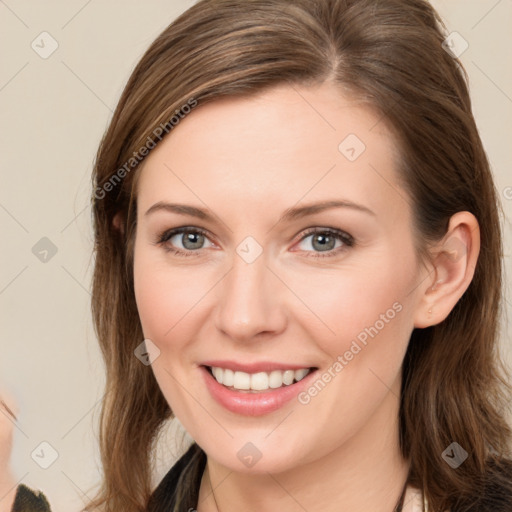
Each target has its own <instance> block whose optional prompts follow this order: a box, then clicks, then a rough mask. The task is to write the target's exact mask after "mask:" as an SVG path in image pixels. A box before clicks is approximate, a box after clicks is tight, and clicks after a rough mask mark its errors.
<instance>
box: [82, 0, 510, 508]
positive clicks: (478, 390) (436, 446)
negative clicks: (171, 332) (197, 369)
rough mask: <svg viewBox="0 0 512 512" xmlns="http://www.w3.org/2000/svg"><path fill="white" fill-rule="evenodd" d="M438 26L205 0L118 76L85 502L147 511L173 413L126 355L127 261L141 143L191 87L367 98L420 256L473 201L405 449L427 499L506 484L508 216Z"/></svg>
mask: <svg viewBox="0 0 512 512" xmlns="http://www.w3.org/2000/svg"><path fill="white" fill-rule="evenodd" d="M446 35H447V30H446V28H445V27H444V25H443V23H442V21H441V20H440V18H439V16H438V15H437V13H436V12H435V11H434V10H433V8H432V7H431V5H430V4H429V3H428V2H427V1H425V0H380V1H378V2H377V1H375V0H202V1H200V2H198V3H197V4H195V5H194V6H193V7H191V8H190V9H188V10H187V11H186V12H185V13H184V14H182V15H181V16H180V17H178V18H177V19H176V20H175V21H174V22H173V23H172V24H171V25H170V26H169V27H168V28H167V29H165V30H164V32H163V33H162V34H161V35H160V36H159V37H158V38H157V39H156V40H155V41H154V42H153V44H152V45H151V47H150V48H149V49H148V50H147V52H146V53H145V55H144V56H143V57H142V59H141V60H140V62H139V63H138V65H137V66H136V68H135V70H134V71H133V73H132V75H131V77H130V79H129V81H128V83H127V85H126V88H125V89H124V92H123V94H122V96H121V99H120V101H119V103H118V105H117V108H116V110H115V113H114V115H113V118H112V121H111V123H110V126H109V127H108V129H107V131H106V134H105V135H104V138H103V140H102V142H101V145H100V147H99V150H98V153H97V158H96V162H95V167H94V172H93V189H94V193H93V197H92V206H93V215H94V230H95V269H94V277H93V298H92V312H93V317H94V322H95V328H96V333H97V336H98V339H99V343H100V346H101V349H102V353H103V356H104V360H105V365H106V375H107V380H106V394H105V399H104V401H103V405H102V411H101V418H100V433H99V440H100V451H101V460H102V466H103V471H104V478H103V481H102V487H101V489H100V491H99V493H98V495H97V497H96V498H95V500H94V501H93V502H92V503H91V504H90V505H89V506H88V507H87V508H86V510H93V509H94V508H95V507H101V508H102V509H103V510H105V511H108V512H111V511H115V512H119V511H123V512H132V511H133V512H135V511H142V510H144V509H145V508H146V507H147V504H148V499H149V496H150V493H151V483H150V482H151V467H152V460H153V459H152V454H153V452H154V448H155V444H156V441H157V440H158V435H159V433H160V432H161V429H162V427H163V426H164V425H165V422H166V420H168V419H170V418H172V417H173V413H172V411H171V410H170V408H169V406H168V404H167V402H166V400H165V398H164V396H163V395H162V393H161V391H160V389H159V387H158V384H157V382H156V380H155V378H154V375H153V373H152V371H151V368H150V367H149V366H146V365H144V364H141V362H140V361H139V360H138V359H137V358H136V357H135V356H134V350H135V348H136V347H137V346H138V345H139V344H140V343H141V342H142V340H143V333H142V329H141V325H140V321H139V317H138V313H137V307H136V303H135V297H134V288H133V267H132V262H133V260H132V256H133V241H134V233H135V226H136V210H137V201H136V197H135V194H134V190H135V187H134V184H135V182H136V176H137V173H138V170H140V169H139V167H140V163H139V161H143V158H140V157H139V153H140V148H142V147H144V146H147V145H148V141H149V139H151V140H152V141H154V140H155V133H159V132H158V130H157V127H159V126H166V127H167V128H169V129H168V130H165V133H164V135H166V134H167V133H169V134H170V135H169V136H171V137H172V129H171V128H170V127H169V120H170V119H171V118H173V116H176V113H177V112H178V111H179V112H183V109H184V107H183V106H184V105H187V104H188V105H190V104H191V101H194V102H197V104H199V105H201V104H204V103H206V102H210V101H215V100H216V99H219V98H222V97H235V96H236V97H245V96H249V95H252V94H256V93H258V92H261V91H262V90H264V89H266V88H269V87H272V86H274V85H278V84H284V83H289V84H302V85H308V84H320V83H322V82H324V81H326V80H332V81H333V82H334V83H335V84H337V86H338V87H339V88H340V90H341V91H343V92H345V93H347V94H350V95H352V96H353V97H356V98H358V99H360V100H362V101H365V102H366V103H367V104H369V105H371V106H372V107H373V108H374V109H375V111H376V112H378V113H379V114H380V115H381V119H382V120H383V122H386V124H388V125H389V126H390V127H391V128H392V129H393V132H394V134H395V136H396V139H397V141H398V145H399V149H400V157H401V158H400V163H399V169H397V171H398V172H399V175H400V177H401V179H402V180H403V182H404V184H405V186H406V189H407V191H408V193H409V195H410V197H411V201H412V204H413V214H414V226H415V230H416V235H417V244H418V252H419V254H421V255H423V256H425V257H428V250H427V248H428V244H429V242H433V241H436V240H439V239H440V238H441V237H442V236H443V235H444V234H445V233H446V229H447V226H448V221H449V219H450V217H451V216H452V215H453V214H454V213H456V212H458V211H470V212H472V213H473V214H474V215H475V216H476V218H477V220H478V222H479V224H480V226H481V228H482V229H481V250H480V255H479V259H478V263H477V266H476V269H475V273H474V278H473V280H472V282H471V284H470V285H469V288H468V289H467V290H466V292H465V293H464V295H463V296H462V298H461V299H460V300H459V301H458V303H457V304H456V306H455V307H454V309H453V311H452V312H451V313H450V315H449V316H448V317H447V318H446V319H445V320H444V321H443V322H442V323H440V324H438V325H435V326H432V327H428V328H425V329H415V330H414V331H413V333H412V336H411V340H410V343H409V347H408V350H407V353H406V356H405V360H404V364H403V383H402V397H401V405H400V441H401V449H402V453H403V456H404V457H406V458H410V460H411V471H410V475H409V482H410V483H411V484H412V485H415V486H416V487H418V488H420V489H422V490H423V491H424V493H425V496H426V498H427V499H428V502H429V504H430V507H431V509H432V510H433V511H438V510H439V511H444V510H445V509H450V508H452V507H462V508H457V510H470V508H469V505H467V504H474V503H477V504H478V503H480V501H479V500H482V499H484V498H483V496H485V494H486V493H487V492H488V487H489V485H490V483H489V482H490V481H491V480H492V481H493V485H494V487H495V493H497V496H498V498H497V500H498V501H496V503H498V504H499V503H504V501H503V500H504V499H506V493H507V492H508V493H509V496H510V493H512V491H511V486H512V484H511V483H510V481H506V479H505V477H504V476H502V472H500V471H498V469H499V468H500V464H501V462H500V460H501V459H502V458H503V456H504V455H507V456H508V455H509V453H510V439H511V429H510V426H509V425H508V424H507V421H506V419H505V408H506V405H507V400H508V399H509V394H510V386H509V384H508V379H509V376H508V374H507V370H506V368H505V367H504V365H503V363H502V360H501V358H500V355H499V353H498V352H497V347H498V344H497V341H498V334H499V332H498V322H499V314H500V311H501V310H500V307H501V299H502V297H501V294H502V267H501V265H502V263H501V260H502V239H501V232H500V220H501V219H500V215H499V210H498V200H497V194H496V191H495V188H494V184H493V179H492V176H491V172H490V168H489V163H488V160H487V157H486V154H485V151H484V148H483V146H482V142H481V140H480V137H479V134H478V131H477V127H476V126H475V121H474V118H473V115H472V111H471V102H470V96H469V92H468V86H467V75H466V72H465V70H464V68H463V67H462V65H461V63H460V62H459V61H458V59H455V58H454V57H453V56H452V55H451V54H449V53H448V52H447V51H446V50H445V48H444V47H443V44H442V43H443V41H444V39H445V37H446ZM189 115H194V113H193V112H191V113H190V114H189ZM157 142H158V141H157ZM134 154H137V159H136V160H137V161H132V160H131V159H132V158H134ZM127 163H128V165H127ZM121 169H124V172H122V171H120V170H121ZM116 215H117V217H116ZM116 218H117V219H118V221H119V223H118V225H117V226H116V222H115V219H116ZM118 227H119V229H118ZM454 441H455V442H457V443H458V444H459V445H461V446H462V447H463V448H464V449H465V450H466V451H467V452H468V453H469V457H468V458H467V460H466V461H465V462H464V464H462V465H461V466H460V467H459V468H458V469H457V470H456V471H455V470H453V469H452V468H450V466H449V465H448V464H446V462H445V461H444V460H443V458H442V457H441V454H442V452H443V451H444V450H445V449H446V448H447V447H448V446H449V445H450V444H451V443H452V442H454ZM197 453H198V456H196V457H195V458H194V459H193V463H192V464H190V465H189V466H188V468H187V470H186V471H184V472H183V473H182V475H181V480H180V486H179V496H178V498H177V503H182V505H181V506H182V507H187V506H191V507H195V506H196V503H193V499H194V496H196V495H195V492H196V489H195V488H194V486H196V484H197V481H198V479H197V478H198V472H199V471H200V468H201V464H204V457H200V456H199V455H200V454H201V452H200V449H199V448H197ZM203 455H204V453H203ZM489 475H490V476H489ZM500 489H501V490H500ZM499 500H501V501H499ZM483 503H484V502H482V504H483ZM493 503H495V502H493ZM466 505H467V507H466V508H463V507H465V506H466ZM178 508H179V505H177V506H176V507H175V510H178ZM180 510H186V508H181V509H180ZM475 510H477V509H475ZM478 510H480V509H478ZM503 510H505V508H503Z"/></svg>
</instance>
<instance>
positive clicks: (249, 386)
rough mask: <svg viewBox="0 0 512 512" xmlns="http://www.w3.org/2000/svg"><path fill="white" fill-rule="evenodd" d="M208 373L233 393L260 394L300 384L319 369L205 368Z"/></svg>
mask: <svg viewBox="0 0 512 512" xmlns="http://www.w3.org/2000/svg"><path fill="white" fill-rule="evenodd" d="M204 368H206V370H207V371H208V373H209V374H210V375H211V376H212V377H213V378H214V379H215V380H216V381H217V382H218V383H219V384H221V385H222V386H224V387H225V388H227V389H230V390H233V391H240V392H245V393H259V392H262V391H273V390H275V389H280V388H283V387H287V386H291V385H293V384H296V383H297V382H300V381H301V380H302V379H303V378H304V377H306V376H307V375H309V374H310V373H312V372H313V371H315V370H317V369H318V368H317V367H310V368H301V369H298V370H274V371H271V372H257V373H246V372H242V371H233V370H230V369H226V368H220V367H214V366H213V367H212V366H204Z"/></svg>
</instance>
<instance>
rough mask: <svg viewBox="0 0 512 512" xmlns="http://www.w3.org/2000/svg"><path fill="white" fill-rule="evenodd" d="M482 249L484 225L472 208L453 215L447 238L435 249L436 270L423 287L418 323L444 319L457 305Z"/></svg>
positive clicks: (426, 324) (421, 288)
mask: <svg viewBox="0 0 512 512" xmlns="http://www.w3.org/2000/svg"><path fill="white" fill-rule="evenodd" d="M479 252H480V229H479V226H478V221H477V220H476V217H475V216H474V215H473V214H472V213H470V212H457V213H456V214H454V215H453V216H452V217H451V219H450V224H449V226H448V230H447V232H446V235H445V236H444V237H443V239H442V240H441V241H440V242H439V244H436V246H435V247H433V248H432V249H431V254H432V265H433V271H432V272H431V273H430V275H429V276H428V278H427V279H425V284H424V286H423V287H419V289H418V291H419V294H420V297H419V301H418V303H417V307H416V316H415V322H414V326H415V327H418V328H424V327H429V326H432V325H436V324H439V323H440V322H442V321H443V320H444V319H445V318H446V317H447V316H448V315H449V314H450V312H451V311H452V309H453V308H454V307H455V305H456V304H457V302H458V301H459V299H460V298H461V297H462V295H463V294H464V292H465V291H466V290H467V288H468V286H469V285H470V283H471V280H472V279H473V275H474V272H475V268H476V262H477V260H478V254H479Z"/></svg>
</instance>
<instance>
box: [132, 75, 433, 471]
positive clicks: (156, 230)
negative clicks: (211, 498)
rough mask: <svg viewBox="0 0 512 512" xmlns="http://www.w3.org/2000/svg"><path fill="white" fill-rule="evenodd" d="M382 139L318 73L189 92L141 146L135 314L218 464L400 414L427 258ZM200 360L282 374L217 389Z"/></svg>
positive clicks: (318, 448)
mask: <svg viewBox="0 0 512 512" xmlns="http://www.w3.org/2000/svg"><path fill="white" fill-rule="evenodd" d="M394 151H395V150H394V146H393V141H392V139H391V136H390V134H389V132H388V131H386V128H385V126H384V122H383V119H382V118H380V117H379V116H377V115H376V114H374V113H372V111H370V110H368V109H367V108H365V107H363V106H362V105H360V104H359V105H358V104H357V103H354V102H352V101H350V100H349V99H348V98H346V97H344V96H343V95H342V94H341V93H340V92H339V91H338V90H337V89H336V88H334V86H332V85H330V84H328V83H325V84H323V85H322V86H319V87H315V88H304V87H302V88H299V87H298V86H294V87H291V86H282V87H279V88H274V89H272V90H269V91H266V92H264V93H263V94H260V95H258V96H255V97H253V98H250V99H247V98H244V99H224V100H221V101H217V102H214V103H211V104H206V105H199V106H198V107H197V108H196V109H195V110H194V111H193V112H192V113H191V114H190V115H189V116H188V117H187V118H185V119H184V120H182V121H181V122H180V124H179V125H178V126H177V127H175V128H174V130H173V132H172V133H171V134H170V135H169V136H168V137H167V138H166V139H164V140H163V141H162V143H160V144H159V146H158V147H157V148H156V149H154V150H153V151H152V152H151V154H150V155H149V156H148V158H147V160H146V162H145V164H144V167H143V169H142V171H141V175H140V181H139V184H138V192H137V194H138V195H137V205H138V219H137V232H136V242H135V260H134V278H135V294H136V300H137V306H138V310H139V314H140V319H141V322H142V327H143V331H144V336H145V338H146V339H149V340H151V341H152V343H154V344H155V345H156V346H157V347H158V350H159V351H160V353H159V355H158V357H157V358H156V359H155V360H154V362H153V363H152V369H153V371H154V374H155V377H156V379H157V381H158V384H159V386H160V388H161V389H162V392H163V394H164V396H165V398H166V399H167V401H168V403H169V405H170V407H171V408H172V410H173V411H174V413H175V415H176V416H177V417H178V419H179V420H180V422H181V423H182V424H183V426H184V427H185V428H186V430H187V431H188V432H189V434H190V435H191V436H192V437H193V438H194V439H195V440H196V442H197V443H198V444H199V445H200V446H201V447H202V448H203V449H204V450H205V451H206V452H207V454H208V455H209V456H210V457H213V459H215V460H216V461H218V462H219V463H221V464H223V465H225V466H227V467H229V468H231V469H233V470H236V471H254V472H264V471H271V472H275V471H282V470H286V469H287V468H291V467H294V466H296V465H297V464H299V463H305V462H308V461H313V460H316V459H319V458H320V457H322V456H324V455H326V454H327V453H329V452H331V451H332V450H334V449H341V450H343V448H344V447H345V446H346V447H348V446H349V445H350V442H351V440H352V441H354V442H355V440H356V439H359V440H360V441H361V442H364V440H365V439H366V440H367V441H368V440H369V439H376V438H381V437H382V436H384V435H386V434H387V433H388V432H389V430H390V429H395V428H396V424H395V422H394V418H395V416H396V411H397V410H398V396H399V394H400V372H401V364H402V359H403V356H404V354H405V351H406V348H407V344H408V341H409V337H410V334H411V332H412V330H413V328H414V326H415V315H416V314H417V311H418V310H419V304H420V293H421V290H420V289H421V286H418V285H419V284H420V283H421V282H422V280H424V278H425V276H426V275H427V274H426V270H425V269H424V268H423V267H422V266H421V265H420V264H419V263H418V261H417V258H416V254H415V250H414V245H413V230H412V229H413V228H412V217H411V209H410V201H409V198H408V196H407V194H406V192H405V191H404V190H403V189H402V188H401V187H400V186H399V184H398V181H397V175H396V174H395V168H396V165H395V162H394V158H395V152H394ZM334 202H336V205H334ZM155 205H157V206H155ZM165 205H167V206H165ZM171 205H180V206H179V207H177V206H171ZM322 205H324V206H325V205H326V206H327V207H325V208H324V207H323V206H322ZM201 212H202V213H201ZM177 228H186V229H184V232H178V233H172V230H175V229H177ZM161 239H162V240H163V241H162V242H161V243H159V240H161ZM175 251H178V252H175ZM141 341H142V340H141ZM212 363H216V364H217V365H218V366H219V367H224V368H227V369H231V370H232V372H235V371H240V370H245V372H243V373H238V374H237V373H230V372H224V371H223V372H219V374H222V378H227V379H228V384H234V385H235V386H236V387H242V388H243V387H244V386H247V385H251V384H252V385H253V386H254V387H258V386H261V387H262V388H265V387H266V386H268V385H269V383H270V385H271V386H280V385H281V384H282V379H283V378H284V379H285V384H284V385H283V386H281V387H276V388H270V389H267V390H266V391H253V392H248V391H247V390H245V391H244V390H238V391H237V390H230V389H228V388H227V387H226V386H224V385H221V384H218V383H216V381H215V380H214V378H213V377H212V376H211V375H210V373H209V372H208V371H207V370H206V368H205V365H206V366H211V365H212ZM258 363H261V365H262V366H259V367H258V366H245V367H244V366H243V365H256V364H258ZM267 363H268V365H267ZM265 365H266V366H265ZM214 366H215V365H214ZM313 367H314V368H316V370H315V371H313V372H310V373H309V374H308V375H307V376H306V377H304V378H303V379H302V380H300V381H299V382H298V383H296V384H289V381H287V380H286V379H287V378H290V376H291V378H296V377H297V374H295V373H293V371H292V370H293V369H299V368H304V369H308V368H313ZM237 369H238V370H237ZM265 369H266V370H267V371H266V372H264V373H265V375H262V374H261V372H262V370H265ZM279 369H283V370H288V371H287V372H286V373H282V372H280V371H279ZM247 374H249V375H247ZM253 374H260V375H257V376H255V377H253ZM298 377H300V375H298ZM231 378H233V379H234V380H229V379H231ZM390 420H391V421H390ZM249 443H250V444H249ZM250 457H252V459H251V458H250ZM254 457H255V458H254ZM258 457H261V459H259V460H257V459H258ZM248 461H256V463H254V462H248ZM253 466H254V468H253Z"/></svg>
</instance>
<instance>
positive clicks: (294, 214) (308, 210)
mask: <svg viewBox="0 0 512 512" xmlns="http://www.w3.org/2000/svg"><path fill="white" fill-rule="evenodd" d="M332 208H350V209H352V210H356V211H359V212H363V213H367V214H369V215H373V216H374V217H375V216H376V215H375V212H373V211H372V210H370V209H369V208H367V207H366V206H363V205H362V204H358V203H354V202H352V201H346V200H342V201H341V200H327V201H320V202H316V203H310V204H306V205H304V206H296V207H293V208H288V209H286V210H285V211H284V213H283V215H282V216H281V218H280V219H279V221H278V223H280V222H289V221H292V220H297V219H301V218H303V217H307V216H308V215H313V214H315V213H320V212H322V211H325V210H330V209H332ZM157 211H166V212H170V213H177V214H179V215H190V216H192V217H198V218H199V219H203V220H209V221H213V220H214V219H213V215H211V214H210V213H208V210H206V209H204V208H198V207H196V206H191V205H187V204H179V203H167V202H165V201H159V202H158V203H155V204H154V205H153V206H151V207H150V208H149V209H148V210H147V211H146V213H145V214H144V216H148V215H150V214H152V213H155V212H157Z"/></svg>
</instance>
